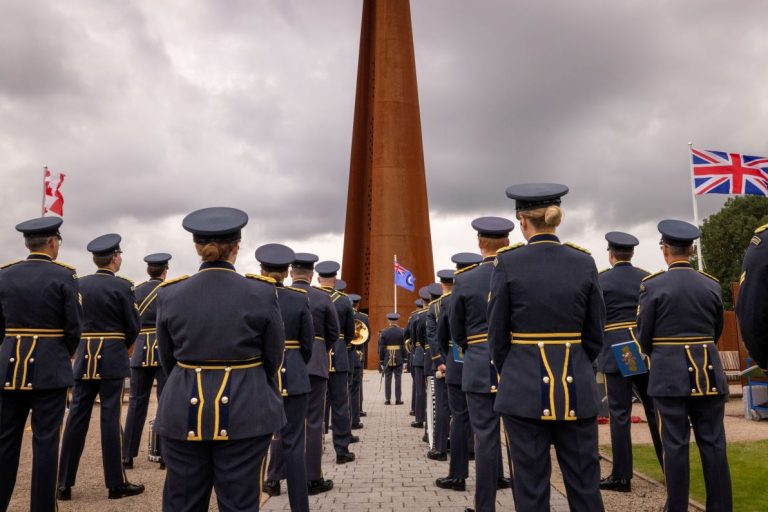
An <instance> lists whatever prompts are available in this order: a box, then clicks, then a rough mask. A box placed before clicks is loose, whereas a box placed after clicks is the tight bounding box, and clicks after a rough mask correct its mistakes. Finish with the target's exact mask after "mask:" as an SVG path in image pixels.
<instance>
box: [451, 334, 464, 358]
mask: <svg viewBox="0 0 768 512" xmlns="http://www.w3.org/2000/svg"><path fill="white" fill-rule="evenodd" d="M451 347H452V348H453V360H454V361H455V362H457V363H462V364H463V363H464V351H463V350H462V349H461V347H460V346H458V345H457V344H456V343H454V342H453V340H451Z"/></svg>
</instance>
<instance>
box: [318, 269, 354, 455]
mask: <svg viewBox="0 0 768 512" xmlns="http://www.w3.org/2000/svg"><path fill="white" fill-rule="evenodd" d="M340 268H341V265H339V264H338V263H337V262H335V261H321V262H320V263H318V264H317V265H315V271H316V272H317V282H318V283H319V284H320V289H321V290H323V291H325V292H326V293H328V294H329V295H330V296H331V301H332V302H333V305H334V307H335V309H336V317H337V318H338V321H339V336H338V338H337V339H336V343H334V345H333V349H331V353H330V357H331V362H330V364H331V367H330V369H329V370H328V392H327V396H328V405H330V409H331V418H329V419H330V423H331V430H332V431H333V448H334V449H335V450H336V464H344V463H346V462H351V461H353V460H355V456H354V454H353V453H350V451H349V444H350V443H353V442H357V441H359V438H357V437H356V436H352V420H351V419H350V416H349V384H348V382H347V375H348V374H349V371H350V368H351V367H350V364H349V355H348V349H349V348H350V347H351V346H352V340H353V339H354V338H355V313H354V311H353V310H352V301H350V300H349V297H348V296H347V294H346V293H344V292H341V291H338V290H336V289H335V288H334V286H335V285H336V274H337V273H338V272H339V269H340ZM327 425H328V421H327V420H326V428H327Z"/></svg>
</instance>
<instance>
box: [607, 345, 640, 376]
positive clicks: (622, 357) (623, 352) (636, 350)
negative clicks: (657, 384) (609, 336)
mask: <svg viewBox="0 0 768 512" xmlns="http://www.w3.org/2000/svg"><path fill="white" fill-rule="evenodd" d="M611 351H612V352H613V357H614V358H615V359H616V364H617V365H618V367H619V371H620V372H621V375H622V376H624V377H630V376H632V375H640V374H642V373H647V372H648V366H646V364H645V359H644V358H643V355H642V352H640V345H638V344H637V342H635V341H632V340H630V341H625V342H623V343H616V344H615V345H611Z"/></svg>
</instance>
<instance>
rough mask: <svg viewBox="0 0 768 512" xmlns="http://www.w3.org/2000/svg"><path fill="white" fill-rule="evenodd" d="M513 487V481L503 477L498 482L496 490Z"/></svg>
mask: <svg viewBox="0 0 768 512" xmlns="http://www.w3.org/2000/svg"><path fill="white" fill-rule="evenodd" d="M510 487H512V480H511V479H509V478H505V477H501V478H499V479H498V480H496V489H509V488H510Z"/></svg>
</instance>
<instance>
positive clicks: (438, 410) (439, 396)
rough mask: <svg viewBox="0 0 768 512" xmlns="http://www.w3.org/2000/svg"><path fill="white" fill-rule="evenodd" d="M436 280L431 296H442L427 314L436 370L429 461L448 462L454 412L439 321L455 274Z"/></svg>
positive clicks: (428, 343)
mask: <svg viewBox="0 0 768 512" xmlns="http://www.w3.org/2000/svg"><path fill="white" fill-rule="evenodd" d="M437 277H438V278H439V279H440V283H439V284H438V283H432V284H430V285H429V287H428V289H429V293H430V294H432V296H434V295H435V293H437V292H438V290H439V293H440V295H439V296H438V297H437V298H435V299H434V300H432V302H430V303H429V310H428V311H427V314H426V317H427V325H426V333H427V346H428V347H429V352H428V354H429V357H430V359H431V361H432V367H433V368H434V390H435V395H434V396H435V427H434V428H435V430H434V439H435V443H434V446H433V447H432V449H430V450H429V452H427V457H428V458H430V459H432V460H448V435H449V429H450V424H451V411H450V409H449V408H448V388H447V387H446V385H445V370H446V366H445V358H444V357H443V355H442V353H441V352H440V344H439V342H438V339H437V327H438V320H439V319H440V310H441V307H442V299H443V297H444V295H445V294H446V293H448V292H450V286H452V285H453V271H452V270H446V271H440V272H438V275H437Z"/></svg>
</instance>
